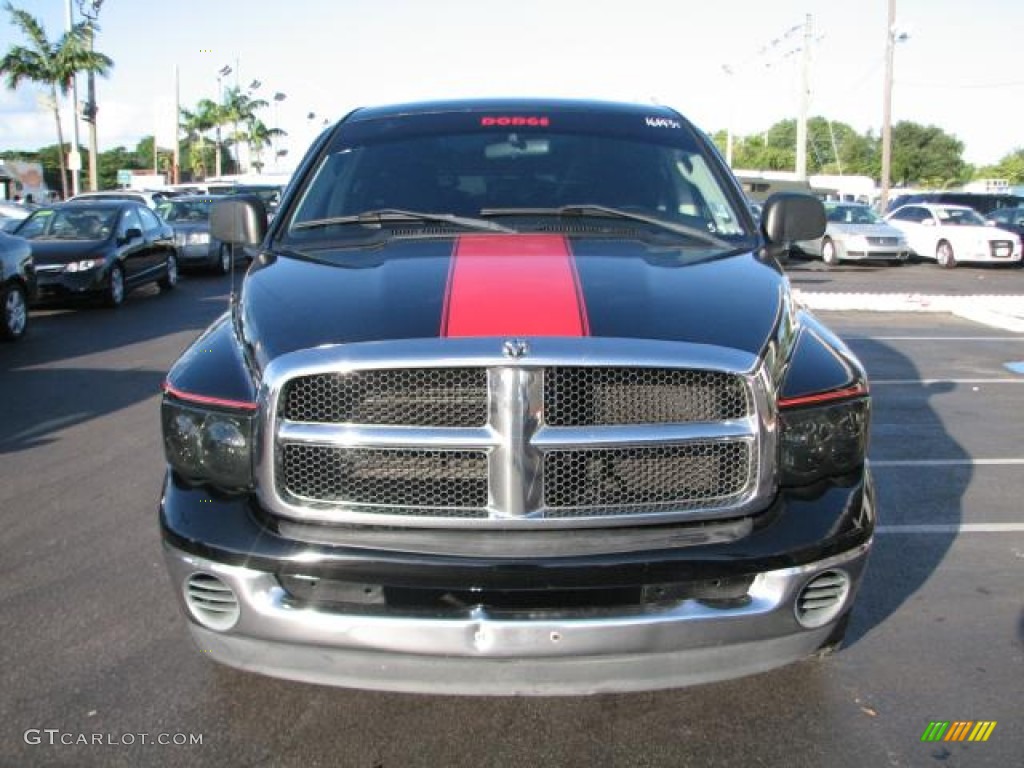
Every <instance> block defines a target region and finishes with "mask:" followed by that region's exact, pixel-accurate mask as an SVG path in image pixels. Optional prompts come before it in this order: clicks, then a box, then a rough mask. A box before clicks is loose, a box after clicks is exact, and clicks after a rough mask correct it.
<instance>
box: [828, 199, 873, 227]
mask: <svg viewBox="0 0 1024 768" xmlns="http://www.w3.org/2000/svg"><path fill="white" fill-rule="evenodd" d="M825 212H826V213H827V214H828V220H829V221H831V222H833V223H835V224H884V223H885V222H883V221H882V219H881V218H879V216H878V214H877V213H875V212H874V211H873V210H871V209H870V208H868V207H867V206H866V205H829V204H827V203H826V205H825Z"/></svg>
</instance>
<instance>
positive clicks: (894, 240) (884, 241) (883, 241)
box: [868, 236, 900, 245]
mask: <svg viewBox="0 0 1024 768" xmlns="http://www.w3.org/2000/svg"><path fill="white" fill-rule="evenodd" d="M868 242H869V243H871V245H899V242H900V239H899V238H898V237H874V236H871V237H868Z"/></svg>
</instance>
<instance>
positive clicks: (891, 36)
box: [878, 0, 896, 213]
mask: <svg viewBox="0 0 1024 768" xmlns="http://www.w3.org/2000/svg"><path fill="white" fill-rule="evenodd" d="M895 48H896V0H889V13H888V17H887V20H886V25H885V85H884V87H883V92H884V94H883V98H882V178H881V184H880V186H881V189H880V190H879V195H878V207H879V210H881V212H882V213H885V209H886V208H887V207H888V205H889V184H890V178H889V177H890V176H891V174H892V64H893V52H894V50H895Z"/></svg>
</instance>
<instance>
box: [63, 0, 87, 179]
mask: <svg viewBox="0 0 1024 768" xmlns="http://www.w3.org/2000/svg"><path fill="white" fill-rule="evenodd" d="M74 25H75V19H74V12H73V11H72V10H71V0H68V3H67V27H68V32H70V31H71V30H72V29H73V28H74ZM71 99H72V101H71V124H72V125H73V126H74V128H73V130H72V136H73V140H72V144H71V151H70V152H68V168H70V169H71V194H72V195H77V194H78V193H79V192H81V187H80V186H79V176H78V173H79V171H81V170H82V153H81V152H79V150H78V73H77V72H76V73H75V74H74V75H72V76H71ZM63 151H64V148H63V147H61V152H63Z"/></svg>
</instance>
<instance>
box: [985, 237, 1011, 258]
mask: <svg viewBox="0 0 1024 768" xmlns="http://www.w3.org/2000/svg"><path fill="white" fill-rule="evenodd" d="M989 248H990V249H991V253H992V256H993V257H995V258H997V259H998V258H1008V257H1010V256H1012V255H1013V242H1012V241H1010V240H989Z"/></svg>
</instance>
